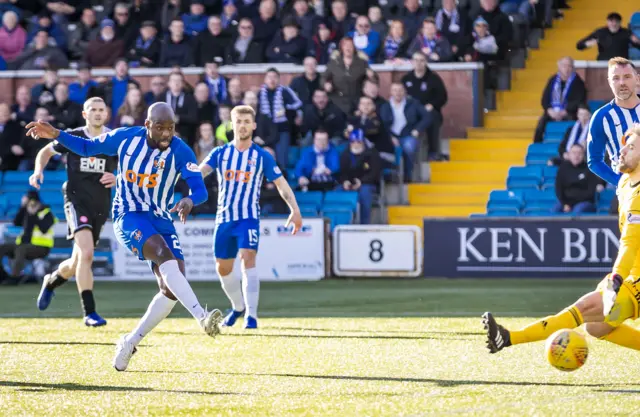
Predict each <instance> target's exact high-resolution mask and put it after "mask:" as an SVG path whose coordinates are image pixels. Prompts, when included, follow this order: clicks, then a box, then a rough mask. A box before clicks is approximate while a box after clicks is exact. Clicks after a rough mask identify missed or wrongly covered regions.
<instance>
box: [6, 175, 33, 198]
mask: <svg viewBox="0 0 640 417" xmlns="http://www.w3.org/2000/svg"><path fill="white" fill-rule="evenodd" d="M30 176H31V172H30V171H7V172H6V173H5V174H4V177H3V179H2V191H4V192H11V191H22V192H23V193H24V192H27V191H28V190H29V189H32V188H31V186H30V185H29V177H30Z"/></svg>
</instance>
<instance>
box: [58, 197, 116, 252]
mask: <svg viewBox="0 0 640 417" xmlns="http://www.w3.org/2000/svg"><path fill="white" fill-rule="evenodd" d="M64 215H65V217H66V218H67V239H69V240H73V237H74V234H75V233H76V232H77V231H78V230H82V229H91V233H92V234H93V244H94V246H97V245H98V241H99V240H100V233H101V232H102V228H103V227H104V224H105V223H106V222H107V219H108V218H109V207H95V205H94V204H88V203H87V202H83V201H78V200H75V199H71V200H70V199H68V198H67V197H66V196H65V203H64Z"/></svg>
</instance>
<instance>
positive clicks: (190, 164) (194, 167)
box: [187, 162, 200, 172]
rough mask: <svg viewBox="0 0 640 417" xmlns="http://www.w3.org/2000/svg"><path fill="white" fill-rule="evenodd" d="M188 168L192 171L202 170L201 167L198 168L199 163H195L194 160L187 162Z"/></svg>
mask: <svg viewBox="0 0 640 417" xmlns="http://www.w3.org/2000/svg"><path fill="white" fill-rule="evenodd" d="M187 170H189V171H191V172H200V168H198V165H197V164H194V163H193V162H187Z"/></svg>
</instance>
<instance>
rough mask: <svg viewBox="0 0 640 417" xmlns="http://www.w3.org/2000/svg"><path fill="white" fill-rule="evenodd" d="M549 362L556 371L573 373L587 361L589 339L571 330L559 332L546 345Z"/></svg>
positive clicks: (550, 337)
mask: <svg viewBox="0 0 640 417" xmlns="http://www.w3.org/2000/svg"><path fill="white" fill-rule="evenodd" d="M545 352H546V354H547V360H548V361H549V363H550V364H551V366H553V367H554V368H556V369H559V370H561V371H566V372H571V371H575V370H576V369H578V368H580V367H581V366H582V365H584V363H585V362H586V361H587V356H589V346H588V345H587V339H585V337H584V336H583V335H581V334H580V333H578V332H576V331H575V330H571V329H562V330H558V331H557V332H555V333H554V334H552V335H551V336H549V338H548V339H547V342H546V344H545Z"/></svg>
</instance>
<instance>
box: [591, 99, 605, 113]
mask: <svg viewBox="0 0 640 417" xmlns="http://www.w3.org/2000/svg"><path fill="white" fill-rule="evenodd" d="M606 102H607V100H589V110H590V111H591V113H593V112H595V111H596V110H598V109H599V108H600V107H602V106H604V105H605V103H606Z"/></svg>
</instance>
